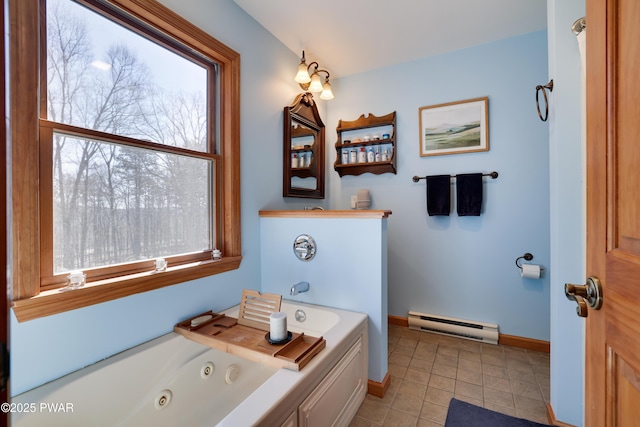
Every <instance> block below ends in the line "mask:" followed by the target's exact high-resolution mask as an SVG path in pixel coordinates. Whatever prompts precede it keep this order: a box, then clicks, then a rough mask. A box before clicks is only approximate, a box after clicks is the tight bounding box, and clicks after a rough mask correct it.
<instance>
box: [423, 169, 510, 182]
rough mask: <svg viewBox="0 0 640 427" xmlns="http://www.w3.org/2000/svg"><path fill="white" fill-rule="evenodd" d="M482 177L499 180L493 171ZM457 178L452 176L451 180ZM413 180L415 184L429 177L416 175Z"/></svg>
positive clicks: (496, 173)
mask: <svg viewBox="0 0 640 427" xmlns="http://www.w3.org/2000/svg"><path fill="white" fill-rule="evenodd" d="M482 176H490V177H491V179H496V178H498V172H495V171H493V172H489V173H483V174H482ZM455 177H456V175H451V178H455ZM412 179H413V182H418V181H420V180H421V179H427V177H426V176H418V175H414V177H413V178H412Z"/></svg>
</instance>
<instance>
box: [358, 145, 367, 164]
mask: <svg viewBox="0 0 640 427" xmlns="http://www.w3.org/2000/svg"><path fill="white" fill-rule="evenodd" d="M358 163H367V153H365V151H364V147H360V152H359V153H358Z"/></svg>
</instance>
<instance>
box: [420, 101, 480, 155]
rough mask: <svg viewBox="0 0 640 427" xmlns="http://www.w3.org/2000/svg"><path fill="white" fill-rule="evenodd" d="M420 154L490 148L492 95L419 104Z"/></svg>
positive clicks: (439, 153)
mask: <svg viewBox="0 0 640 427" xmlns="http://www.w3.org/2000/svg"><path fill="white" fill-rule="evenodd" d="M418 115H419V118H420V156H423V157H424V156H439V155H442V154H458V153H471V152H475V151H489V98H488V97H484V98H474V99H467V100H464V101H456V102H449V103H446V104H438V105H430V106H427V107H420V109H419V110H418Z"/></svg>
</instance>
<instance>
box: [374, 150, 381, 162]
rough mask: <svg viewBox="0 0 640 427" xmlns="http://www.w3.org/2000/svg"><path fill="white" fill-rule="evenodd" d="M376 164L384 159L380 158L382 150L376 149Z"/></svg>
mask: <svg viewBox="0 0 640 427" xmlns="http://www.w3.org/2000/svg"><path fill="white" fill-rule="evenodd" d="M374 159H375V161H376V162H379V161H380V160H382V158H381V157H380V148H378V147H376V154H375V157H374Z"/></svg>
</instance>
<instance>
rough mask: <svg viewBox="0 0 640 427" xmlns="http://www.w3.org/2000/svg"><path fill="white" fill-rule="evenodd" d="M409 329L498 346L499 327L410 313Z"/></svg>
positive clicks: (414, 312)
mask: <svg viewBox="0 0 640 427" xmlns="http://www.w3.org/2000/svg"><path fill="white" fill-rule="evenodd" d="M409 329H415V330H419V331H429V332H435V333H438V334H443V335H451V336H456V337H458V338H466V339H469V340H474V341H480V342H485V343H488V344H498V325H495V324H492V323H484V322H472V321H470V320H463V319H454V318H452V317H445V316H436V315H435V314H427V313H419V312H417V311H410V312H409Z"/></svg>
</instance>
